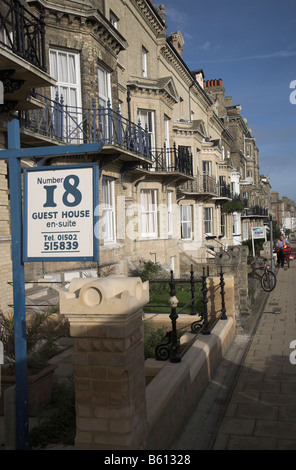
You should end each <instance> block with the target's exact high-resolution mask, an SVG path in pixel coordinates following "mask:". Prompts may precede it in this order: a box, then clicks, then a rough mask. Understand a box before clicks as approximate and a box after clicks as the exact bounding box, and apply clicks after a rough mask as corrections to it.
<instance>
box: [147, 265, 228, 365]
mask: <svg viewBox="0 0 296 470" xmlns="http://www.w3.org/2000/svg"><path fill="white" fill-rule="evenodd" d="M207 279H208V276H207V275H206V274H205V268H203V275H202V276H201V280H202V289H201V292H200V293H198V294H197V295H195V296H194V295H193V294H194V291H192V298H191V300H190V301H189V302H188V303H187V304H186V305H184V306H183V307H182V308H181V309H180V310H178V311H177V305H178V299H177V298H176V282H175V280H174V272H173V271H171V280H170V296H171V297H170V300H169V303H170V306H171V314H170V320H171V330H170V331H168V332H167V334H166V337H167V342H166V343H162V344H160V345H158V346H157V347H156V348H155V358H156V359H157V360H161V361H166V360H168V359H169V360H170V362H174V363H176V362H181V360H182V356H183V355H184V354H185V353H186V351H187V350H188V349H189V347H190V346H191V344H192V343H193V342H194V341H195V339H196V335H198V334H200V333H202V334H204V335H209V334H210V333H211V330H212V329H213V327H214V325H215V324H216V322H217V321H218V320H219V319H220V320H227V316H226V307H225V291H224V286H225V282H224V273H223V271H222V266H221V270H220V282H219V284H218V286H217V287H216V288H215V289H214V290H213V291H212V292H211V293H210V294H209V295H208V291H209V289H208V286H207ZM190 282H191V284H192V285H194V272H193V266H192V265H191V271H190ZM219 289H220V294H221V313H220V315H219V317H217V318H215V320H214V321H209V317H208V302H209V299H210V298H211V297H212V296H213V295H214V294H215V292H217V290H219ZM199 298H201V299H202V305H203V308H202V312H196V310H195V312H194V313H195V314H196V315H198V317H199V318H198V320H196V321H194V322H192V323H191V325H190V328H191V333H193V335H194V336H193V338H192V340H191V341H190V342H189V343H188V344H187V346H186V347H185V348H184V349H183V351H182V352H181V350H180V342H179V339H178V329H177V320H178V317H179V315H180V314H181V313H182V312H184V310H185V309H186V308H188V306H190V305H192V304H193V303H196V302H197V300H198V299H199ZM191 312H192V310H191Z"/></svg>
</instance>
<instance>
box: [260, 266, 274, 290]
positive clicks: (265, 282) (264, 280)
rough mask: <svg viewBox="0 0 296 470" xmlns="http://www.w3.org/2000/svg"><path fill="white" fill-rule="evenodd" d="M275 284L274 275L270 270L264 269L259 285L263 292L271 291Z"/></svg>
mask: <svg viewBox="0 0 296 470" xmlns="http://www.w3.org/2000/svg"><path fill="white" fill-rule="evenodd" d="M275 285H276V277H275V274H274V273H273V272H272V271H269V270H267V271H265V273H263V275H262V277H261V287H262V289H263V290H264V291H265V292H271V291H272V290H273V289H274V288H275Z"/></svg>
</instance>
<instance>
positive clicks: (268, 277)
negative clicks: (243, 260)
mask: <svg viewBox="0 0 296 470" xmlns="http://www.w3.org/2000/svg"><path fill="white" fill-rule="evenodd" d="M258 258H261V259H262V260H263V261H264V267H262V266H259V267H258V268H253V271H259V270H262V269H263V270H264V272H263V274H262V275H261V276H260V275H259V274H258V277H259V278H260V282H261V287H262V289H263V290H264V291H265V292H271V291H272V290H273V289H274V288H275V286H276V275H275V274H274V272H273V271H271V269H269V266H268V265H267V263H266V262H267V261H268V260H267V258H264V256H258Z"/></svg>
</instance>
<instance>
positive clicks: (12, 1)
mask: <svg viewBox="0 0 296 470" xmlns="http://www.w3.org/2000/svg"><path fill="white" fill-rule="evenodd" d="M0 46H2V47H3V46H4V47H5V48H6V49H8V50H10V51H12V52H13V53H15V54H17V55H18V56H20V57H22V58H23V59H25V60H27V61H28V62H29V63H31V64H33V65H35V66H37V67H38V68H39V69H41V70H43V71H46V58H45V25H44V20H43V15H41V17H40V18H37V17H36V16H34V15H33V14H32V13H31V12H30V11H29V10H28V9H27V8H25V7H24V5H23V4H22V3H21V2H20V1H19V0H1V2H0Z"/></svg>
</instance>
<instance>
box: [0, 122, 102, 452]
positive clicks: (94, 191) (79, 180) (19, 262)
mask: <svg viewBox="0 0 296 470" xmlns="http://www.w3.org/2000/svg"><path fill="white" fill-rule="evenodd" d="M102 147H103V144H102V143H100V142H96V143H90V144H82V145H61V146H50V147H32V148H21V147H20V133H19V122H18V121H17V120H16V119H13V120H12V121H10V122H9V123H8V149H7V150H0V160H7V162H8V168H9V186H10V213H11V252H12V271H13V303H14V345H15V405H16V447H17V449H20V450H22V449H28V448H29V443H28V441H29V418H28V381H27V338H26V305H25V273H24V262H25V261H72V260H75V261H84V260H92V261H98V260H99V240H98V239H97V238H96V237H95V234H94V227H95V225H96V223H97V222H98V221H96V220H95V217H96V216H95V213H96V212H97V211H96V205H97V204H98V200H99V199H98V184H99V171H98V166H97V165H96V164H94V163H91V164H83V165H82V164H81V165H69V166H64V165H57V166H47V167H34V168H27V169H25V170H23V177H24V179H23V181H24V193H23V198H22V179H21V176H22V168H21V160H23V159H26V158H35V157H36V158H39V159H40V158H42V157H44V158H45V159H47V158H52V157H66V156H68V155H69V156H71V155H87V154H98V153H100V151H101V150H102ZM22 200H23V204H22Z"/></svg>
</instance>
